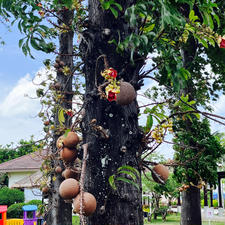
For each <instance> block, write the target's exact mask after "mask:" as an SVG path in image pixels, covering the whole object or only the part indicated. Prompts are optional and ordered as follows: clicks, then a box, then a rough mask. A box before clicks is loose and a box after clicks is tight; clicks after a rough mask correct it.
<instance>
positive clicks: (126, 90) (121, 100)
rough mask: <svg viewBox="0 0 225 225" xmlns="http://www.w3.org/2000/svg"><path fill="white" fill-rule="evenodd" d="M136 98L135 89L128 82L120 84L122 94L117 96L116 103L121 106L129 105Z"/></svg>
mask: <svg viewBox="0 0 225 225" xmlns="http://www.w3.org/2000/svg"><path fill="white" fill-rule="evenodd" d="M135 98H136V92H135V89H134V87H133V86H132V85H131V84H130V83H128V82H121V83H120V93H118V94H117V97H116V102H117V103H118V104H119V105H129V104H130V103H131V102H132V101H133V100H134V99H135Z"/></svg>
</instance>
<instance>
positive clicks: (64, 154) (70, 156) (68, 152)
mask: <svg viewBox="0 0 225 225" xmlns="http://www.w3.org/2000/svg"><path fill="white" fill-rule="evenodd" d="M60 157H61V158H62V160H64V161H66V162H72V161H74V160H75V159H76V158H77V150H76V149H69V148H67V147H64V148H63V149H62V150H61V151H60Z"/></svg>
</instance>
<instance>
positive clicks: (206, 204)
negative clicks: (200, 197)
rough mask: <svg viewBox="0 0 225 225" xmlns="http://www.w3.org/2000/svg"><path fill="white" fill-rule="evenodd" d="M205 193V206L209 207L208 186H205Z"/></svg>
mask: <svg viewBox="0 0 225 225" xmlns="http://www.w3.org/2000/svg"><path fill="white" fill-rule="evenodd" d="M203 193H204V206H208V191H207V186H204V188H203Z"/></svg>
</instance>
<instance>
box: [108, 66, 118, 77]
mask: <svg viewBox="0 0 225 225" xmlns="http://www.w3.org/2000/svg"><path fill="white" fill-rule="evenodd" d="M109 70H110V72H109V76H110V77H113V78H116V77H117V71H116V70H114V69H113V68H109Z"/></svg>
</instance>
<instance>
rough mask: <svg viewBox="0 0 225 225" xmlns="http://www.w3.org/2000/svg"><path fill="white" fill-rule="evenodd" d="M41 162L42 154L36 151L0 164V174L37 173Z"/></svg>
mask: <svg viewBox="0 0 225 225" xmlns="http://www.w3.org/2000/svg"><path fill="white" fill-rule="evenodd" d="M42 162H43V158H42V153H41V152H39V151H37V152H33V153H30V154H27V155H24V156H21V157H19V158H16V159H12V160H10V161H7V162H4V163H1V164H0V172H2V173H6V172H20V171H21V172H22V171H37V170H39V169H40V167H41V164H42Z"/></svg>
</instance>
